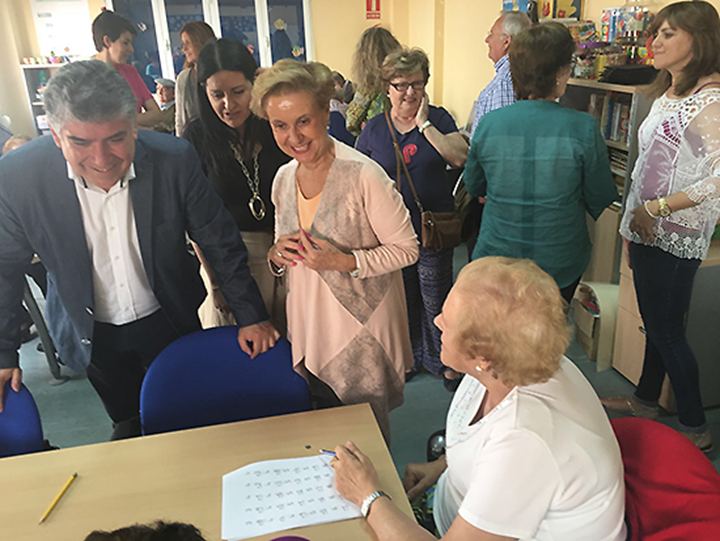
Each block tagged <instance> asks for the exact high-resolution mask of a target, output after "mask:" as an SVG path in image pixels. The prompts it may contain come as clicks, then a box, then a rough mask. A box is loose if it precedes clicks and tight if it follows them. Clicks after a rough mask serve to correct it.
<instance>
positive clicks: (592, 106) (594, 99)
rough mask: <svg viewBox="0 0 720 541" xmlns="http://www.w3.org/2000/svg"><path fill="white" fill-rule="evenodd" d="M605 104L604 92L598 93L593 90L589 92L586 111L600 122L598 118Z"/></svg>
mask: <svg viewBox="0 0 720 541" xmlns="http://www.w3.org/2000/svg"><path fill="white" fill-rule="evenodd" d="M604 104H605V94H599V93H597V92H594V93H592V94H590V101H589V103H588V113H590V115H591V116H593V117H594V118H595V120H597V121H598V124H600V118H601V117H602V111H603V107H604Z"/></svg>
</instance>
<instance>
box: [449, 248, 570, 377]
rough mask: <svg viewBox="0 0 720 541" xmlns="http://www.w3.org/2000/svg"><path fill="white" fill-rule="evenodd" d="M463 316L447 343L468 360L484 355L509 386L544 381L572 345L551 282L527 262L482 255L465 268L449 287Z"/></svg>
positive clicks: (554, 286)
mask: <svg viewBox="0 0 720 541" xmlns="http://www.w3.org/2000/svg"><path fill="white" fill-rule="evenodd" d="M453 296H455V298H456V302H457V303H458V304H457V305H456V306H458V307H459V310H458V313H460V314H462V317H460V318H458V319H457V321H454V322H453V326H452V327H451V328H449V329H447V330H448V331H449V335H450V336H448V339H450V340H452V341H453V342H452V343H453V344H454V345H455V346H456V347H457V349H458V350H459V351H460V353H461V354H462V355H463V356H465V357H467V358H470V359H476V358H479V357H484V358H485V359H486V360H487V361H489V362H490V368H491V370H492V371H493V372H494V374H495V375H497V376H498V377H499V378H500V380H501V381H502V382H503V383H504V384H505V385H507V386H509V387H514V386H523V385H532V384H535V383H543V382H545V381H547V380H548V379H550V378H551V377H552V375H553V374H554V373H555V372H556V371H557V370H558V369H559V367H560V358H561V356H562V355H563V353H565V350H566V349H567V347H568V344H569V342H570V328H569V326H568V323H567V317H566V315H565V306H564V301H563V299H562V297H561V296H560V290H559V289H558V286H557V284H556V283H555V280H553V279H552V277H550V275H548V274H547V273H546V272H544V271H543V270H541V269H540V267H538V266H537V264H535V263H534V262H533V261H530V260H529V259H511V258H507V257H484V258H482V259H478V260H476V261H473V262H472V263H470V264H469V265H466V266H465V267H464V268H463V270H462V271H461V272H460V275H459V276H458V279H457V283H456V284H455V287H454V288H453Z"/></svg>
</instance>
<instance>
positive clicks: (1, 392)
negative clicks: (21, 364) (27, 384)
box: [0, 368, 22, 413]
mask: <svg viewBox="0 0 720 541" xmlns="http://www.w3.org/2000/svg"><path fill="white" fill-rule="evenodd" d="M9 380H12V383H11V384H10V385H11V386H12V389H13V391H15V392H16V393H17V392H19V391H20V383H22V370H20V369H19V368H2V369H0V413H2V411H3V408H4V407H5V384H6V383H7V382H8V381H9Z"/></svg>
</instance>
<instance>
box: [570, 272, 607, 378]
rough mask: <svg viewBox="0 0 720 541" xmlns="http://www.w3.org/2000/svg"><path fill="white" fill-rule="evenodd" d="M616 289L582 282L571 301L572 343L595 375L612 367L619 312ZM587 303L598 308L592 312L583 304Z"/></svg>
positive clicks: (605, 285)
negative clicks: (591, 363)
mask: <svg viewBox="0 0 720 541" xmlns="http://www.w3.org/2000/svg"><path fill="white" fill-rule="evenodd" d="M618 291H619V286H617V285H613V284H598V283H594V282H581V283H580V285H579V286H578V288H577V291H576V292H575V297H574V298H573V301H572V307H573V318H574V320H575V339H576V340H577V341H578V344H580V347H581V348H583V351H584V352H585V354H586V355H587V356H588V358H589V359H590V360H591V361H595V362H596V363H597V370H598V372H602V371H604V370H608V369H609V368H611V367H612V357H613V347H614V345H615V322H616V320H617V312H618ZM587 301H589V302H590V304H594V305H595V306H597V307H598V308H599V311H598V313H594V312H591V311H590V310H589V309H587V308H586V307H585V306H584V304H583V303H585V302H587Z"/></svg>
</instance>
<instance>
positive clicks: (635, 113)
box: [560, 79, 652, 284]
mask: <svg viewBox="0 0 720 541" xmlns="http://www.w3.org/2000/svg"><path fill="white" fill-rule="evenodd" d="M560 103H561V104H563V105H564V106H565V107H570V108H572V109H576V110H578V111H585V112H589V113H590V114H593V116H595V118H596V119H597V120H598V125H599V126H600V131H601V132H602V133H603V137H604V138H605V144H606V145H607V147H608V156H609V158H610V166H611V171H612V173H613V176H614V178H615V183H616V185H617V188H618V192H619V193H620V195H621V197H622V200H621V202H620V203H615V204H613V205H611V206H610V207H609V208H608V210H607V211H605V212H603V214H602V216H601V217H600V219H598V221H597V222H595V221H593V220H592V219H590V218H588V228H589V232H590V239H591V240H592V242H593V251H592V254H591V256H590V264H589V266H588V269H587V271H586V272H585V274H584V275H583V281H588V282H600V283H612V284H617V283H619V281H620V252H621V249H622V243H621V242H620V235H619V234H618V229H619V227H620V219H621V218H622V214H623V211H624V210H625V197H626V194H627V191H628V188H629V187H630V182H631V174H632V170H633V167H634V165H635V161H636V160H637V156H638V148H637V131H638V128H639V127H640V124H641V123H642V121H643V120H644V119H645V117H646V116H647V114H648V113H649V112H650V106H651V105H652V100H651V99H650V98H648V97H647V96H646V95H645V94H643V93H642V88H641V87H637V86H627V85H618V84H610V83H601V82H599V81H594V80H589V79H570V81H569V82H568V86H567V90H566V92H565V95H564V96H563V97H562V98H561V99H560Z"/></svg>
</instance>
